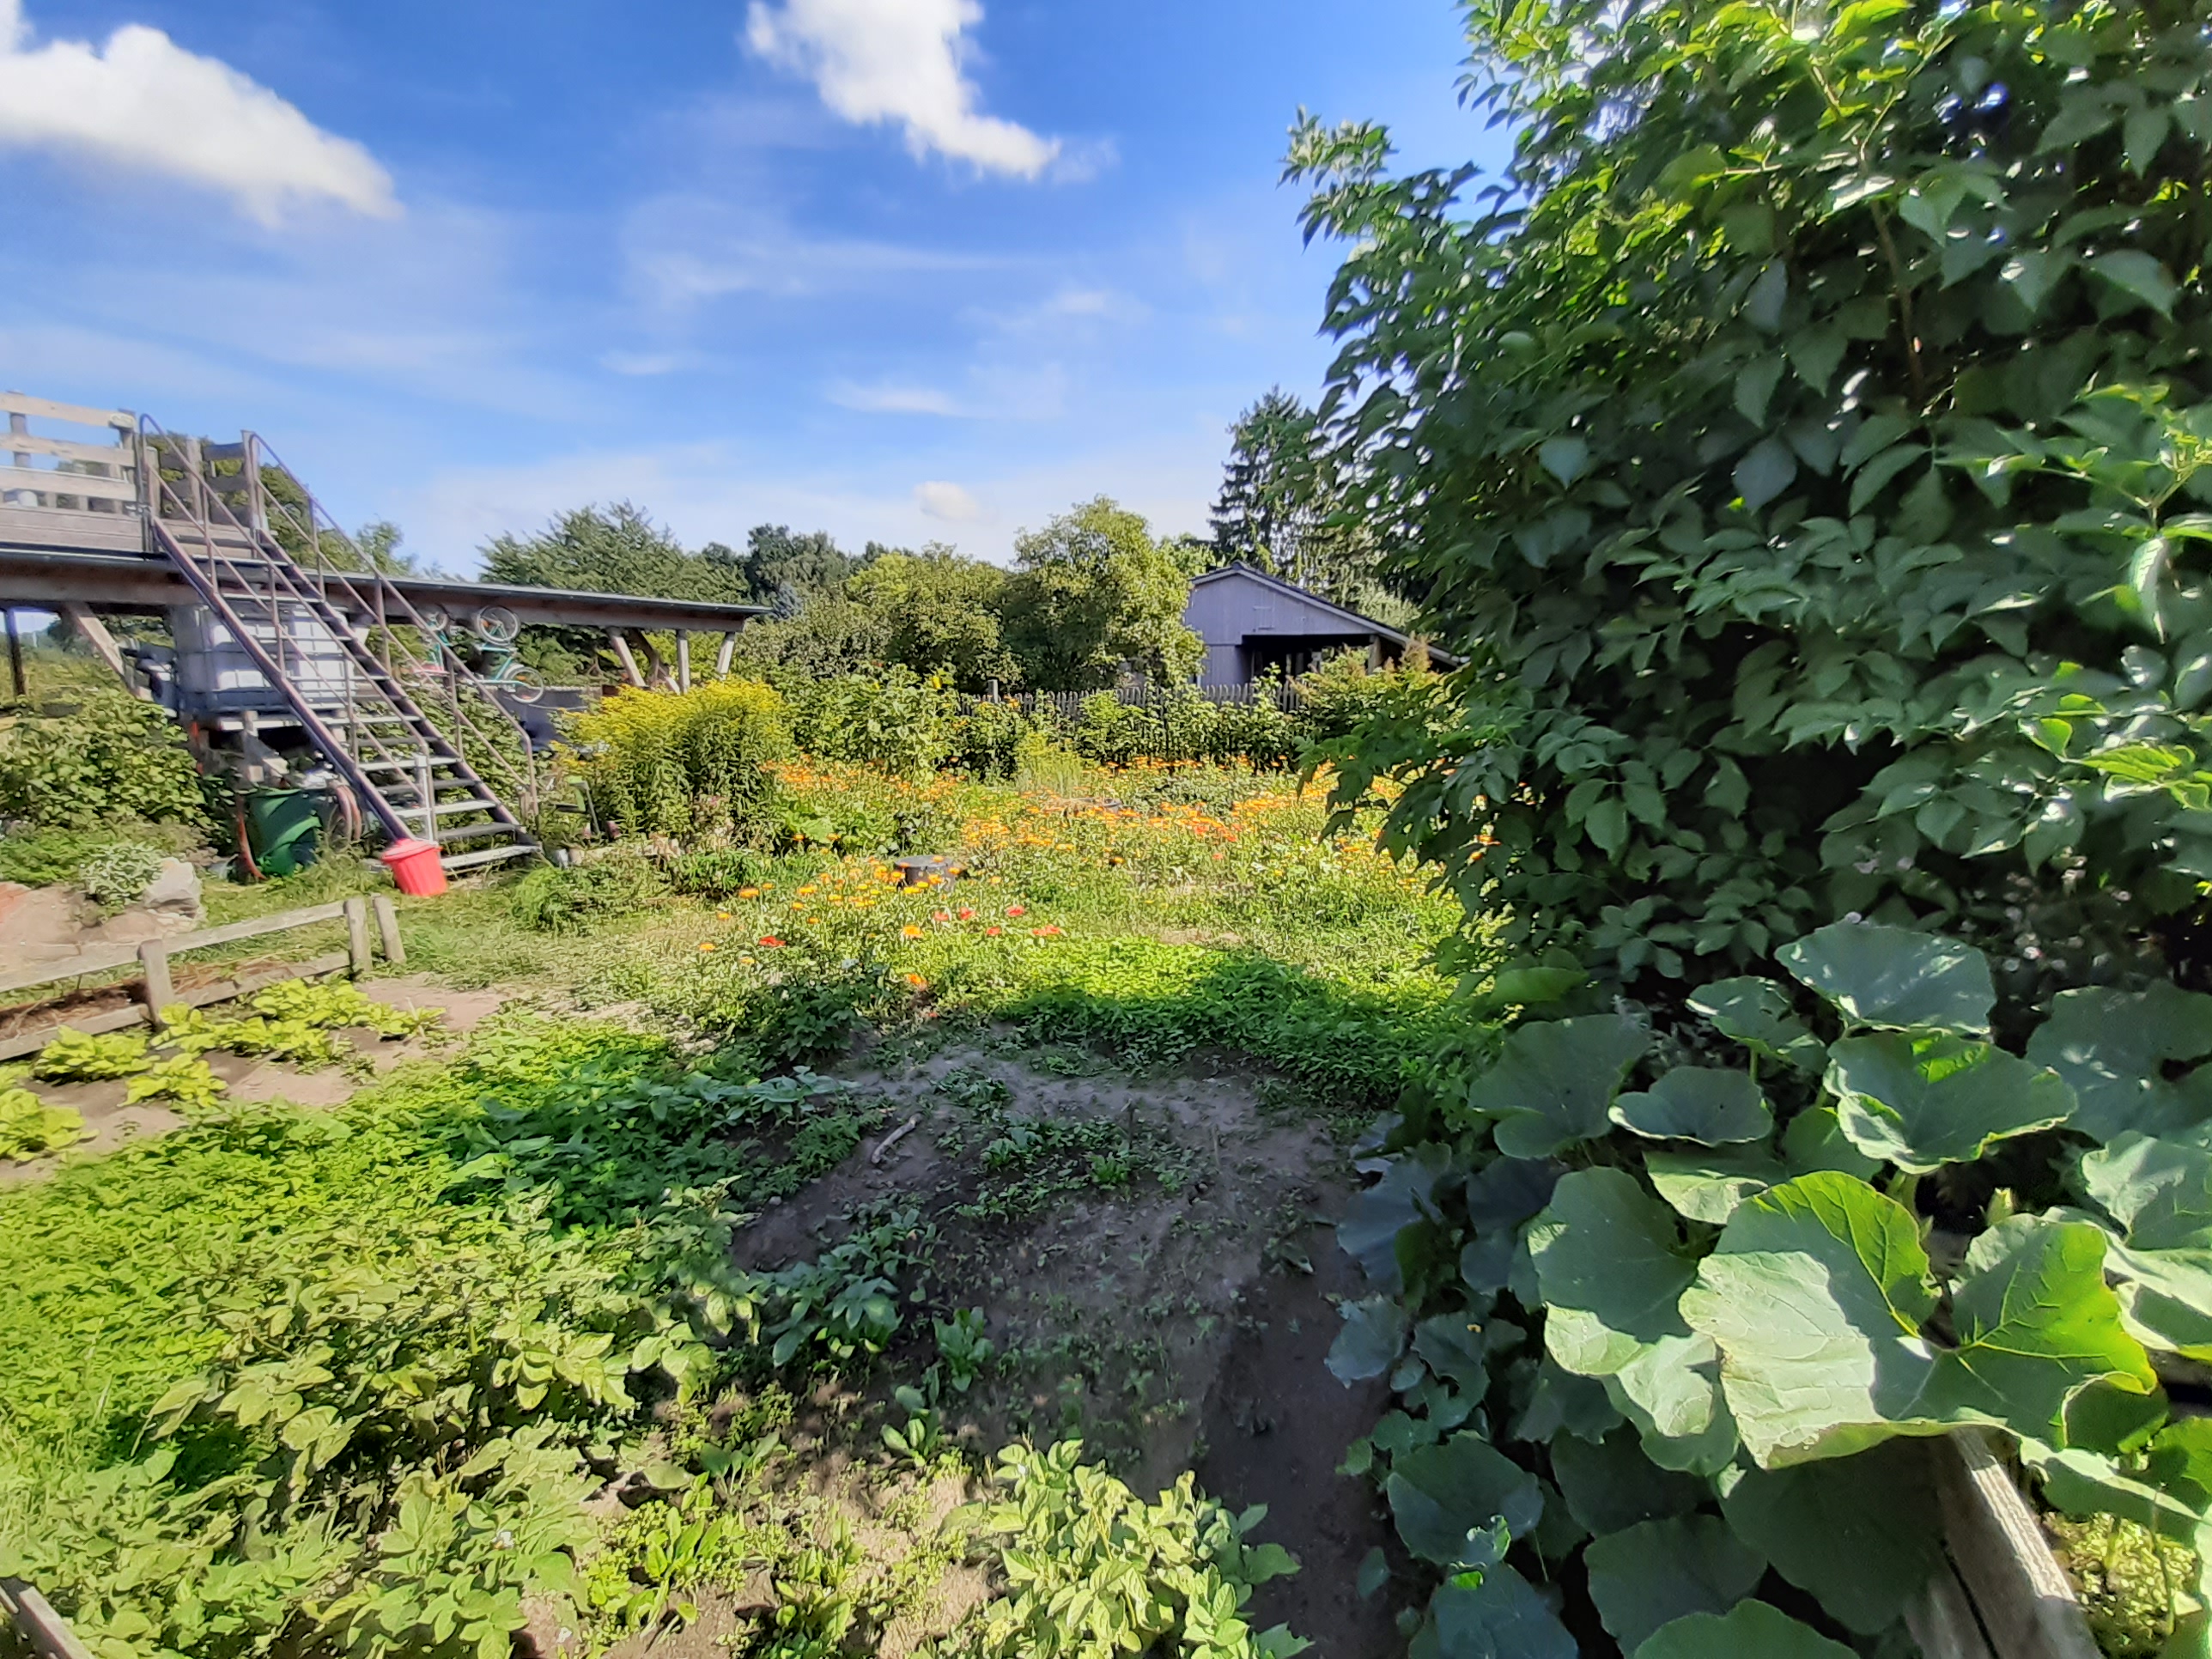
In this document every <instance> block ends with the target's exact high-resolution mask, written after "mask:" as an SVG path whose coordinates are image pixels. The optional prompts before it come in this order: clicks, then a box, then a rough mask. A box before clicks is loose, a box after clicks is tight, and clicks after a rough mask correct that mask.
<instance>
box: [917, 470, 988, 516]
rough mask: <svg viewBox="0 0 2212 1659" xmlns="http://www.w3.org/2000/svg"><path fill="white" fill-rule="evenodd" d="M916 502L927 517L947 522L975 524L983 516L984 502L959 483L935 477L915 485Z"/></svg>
mask: <svg viewBox="0 0 2212 1659" xmlns="http://www.w3.org/2000/svg"><path fill="white" fill-rule="evenodd" d="M914 504H915V506H916V507H920V508H921V510H922V513H923V514H924V515H925V516H926V517H928V518H932V519H942V520H945V523H947V524H973V523H974V522H975V520H978V519H980V518H981V517H982V516H983V503H982V502H981V501H977V500H976V499H975V497H974V496H973V495H969V493H968V492H967V491H966V490H964V489H962V488H961V487H960V486H959V485H958V484H957V483H942V482H940V481H938V480H934V479H933V480H932V481H931V482H930V483H920V484H916V485H915V487H914Z"/></svg>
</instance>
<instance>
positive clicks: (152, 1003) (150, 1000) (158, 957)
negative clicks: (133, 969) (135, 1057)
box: [138, 939, 177, 1031]
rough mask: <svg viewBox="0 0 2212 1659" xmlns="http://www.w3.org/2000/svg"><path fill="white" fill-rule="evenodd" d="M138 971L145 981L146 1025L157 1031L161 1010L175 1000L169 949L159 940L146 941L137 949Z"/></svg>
mask: <svg viewBox="0 0 2212 1659" xmlns="http://www.w3.org/2000/svg"><path fill="white" fill-rule="evenodd" d="M138 969H139V972H140V973H141V974H143V975H144V977H145V981H146V988H145V991H144V997H145V1002H146V1023H147V1024H149V1025H151V1026H152V1027H153V1028H154V1029H155V1030H157V1031H158V1030H161V1010H162V1009H164V1008H166V1007H167V1006H169V1005H170V1004H171V1003H173V1002H174V1001H175V1000H177V993H176V990H175V987H173V986H172V985H171V984H170V982H169V947H168V946H167V945H164V944H163V943H162V942H161V940H160V939H148V940H147V941H146V942H145V943H144V944H143V945H140V946H139V947H138Z"/></svg>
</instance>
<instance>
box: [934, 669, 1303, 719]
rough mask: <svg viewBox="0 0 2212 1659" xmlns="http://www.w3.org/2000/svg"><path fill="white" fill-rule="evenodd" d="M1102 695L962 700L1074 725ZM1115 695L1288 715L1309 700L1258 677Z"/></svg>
mask: <svg viewBox="0 0 2212 1659" xmlns="http://www.w3.org/2000/svg"><path fill="white" fill-rule="evenodd" d="M1098 695H1100V694H1099V693H1098V692H1096V691H1013V692H1008V693H1006V694H1005V695H1003V696H987V697H963V698H962V699H961V700H960V701H961V703H962V706H963V708H975V706H976V705H977V704H978V703H984V702H1002V703H1005V704H1006V705H1008V706H1009V707H1011V708H1018V709H1019V710H1021V712H1022V713H1023V714H1036V712H1037V711H1038V710H1039V709H1041V708H1043V709H1049V710H1051V711H1052V712H1053V713H1054V714H1057V715H1058V716H1059V717H1060V720H1062V721H1064V722H1066V724H1068V725H1071V726H1072V725H1073V724H1074V723H1075V722H1076V721H1077V720H1079V719H1081V718H1082V714H1083V705H1084V704H1085V702H1088V701H1089V700H1090V699H1091V698H1092V697H1095V696H1098ZM1111 695H1112V696H1115V698H1116V699H1118V700H1119V701H1120V702H1121V704H1122V705H1123V706H1124V707H1125V708H1143V709H1146V710H1151V709H1158V708H1168V707H1170V706H1171V705H1173V704H1175V703H1177V702H1182V700H1183V699H1184V698H1186V697H1189V696H1197V697H1198V698H1199V699H1200V701H1201V702H1213V703H1232V704H1235V705H1236V706H1237V707H1238V708H1250V707H1251V706H1252V705H1253V704H1254V703H1255V702H1272V703H1273V704H1274V705H1275V707H1276V708H1279V709H1281V710H1282V711H1283V712H1284V713H1285V714H1288V713H1290V712H1291V710H1292V709H1294V708H1298V707H1300V706H1301V705H1302V704H1303V703H1304V702H1305V695H1304V693H1303V692H1301V691H1300V690H1298V688H1297V686H1296V685H1294V684H1291V682H1290V681H1288V680H1257V681H1251V682H1248V683H1246V684H1242V685H1177V686H1158V685H1123V686H1116V687H1115V688H1114V690H1113V692H1112V694H1111Z"/></svg>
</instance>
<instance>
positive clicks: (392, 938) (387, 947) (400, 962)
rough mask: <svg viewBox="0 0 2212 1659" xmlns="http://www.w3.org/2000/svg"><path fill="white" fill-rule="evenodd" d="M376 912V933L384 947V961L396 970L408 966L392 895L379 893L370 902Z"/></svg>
mask: <svg viewBox="0 0 2212 1659" xmlns="http://www.w3.org/2000/svg"><path fill="white" fill-rule="evenodd" d="M369 904H370V906H371V908H374V910H375V912H376V932H377V936H378V938H379V939H380V940H382V942H383V945H384V959H385V961H386V962H388V963H391V964H392V966H393V967H394V968H404V967H405V966H406V965H407V952H406V951H404V950H403V949H402V948H401V946H400V944H399V911H398V908H397V907H396V906H395V905H393V903H392V895H391V894H389V893H379V894H378V895H377V896H375V897H374V898H373V899H371V900H370V901H369Z"/></svg>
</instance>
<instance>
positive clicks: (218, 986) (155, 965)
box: [0, 893, 407, 1060]
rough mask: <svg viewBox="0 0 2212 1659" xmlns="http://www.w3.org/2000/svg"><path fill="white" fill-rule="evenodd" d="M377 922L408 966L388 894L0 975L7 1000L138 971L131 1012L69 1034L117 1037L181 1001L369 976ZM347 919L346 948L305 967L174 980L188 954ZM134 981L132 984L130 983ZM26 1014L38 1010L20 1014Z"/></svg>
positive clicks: (77, 1026) (112, 1013) (45, 1031)
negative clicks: (200, 981) (344, 975)
mask: <svg viewBox="0 0 2212 1659" xmlns="http://www.w3.org/2000/svg"><path fill="white" fill-rule="evenodd" d="M372 917H373V918H374V921H375V924H376V933H377V938H378V941H379V942H380V944H381V945H383V947H384V957H385V960H386V962H388V963H391V964H392V966H393V967H395V968H398V967H403V966H404V965H405V963H406V961H407V954H406V951H404V949H403V948H402V947H401V945H400V943H399V915H398V911H396V910H395V909H394V908H392V900H391V897H390V896H388V895H386V894H383V893H379V894H377V895H376V896H375V898H374V901H371V900H369V899H362V898H349V899H344V900H342V901H340V902H337V903H335V904H316V905H310V906H309V907H307V908H306V909H303V910H285V911H282V912H280V913H278V914H277V915H273V916H256V917H255V918H253V920H252V921H234V922H231V923H228V925H226V926H224V927H206V928H203V929H201V930H200V931H199V932H197V933H185V934H181V935H179V936H178V937H175V938H173V939H148V940H146V941H145V942H144V943H143V944H140V945H108V946H106V947H105V948H103V949H100V950H94V951H78V952H77V953H76V955H75V956H73V957H65V958H63V959H60V960H58V961H54V962H46V963H40V964H39V965H38V966H36V967H34V968H27V969H23V970H22V971H21V972H19V973H13V974H6V975H0V996H4V995H6V994H9V993H10V992H13V991H25V990H29V989H31V988H32V987H35V986H40V985H52V984H55V983H58V981H62V980H68V979H79V978H82V977H83V976H84V975H88V974H104V973H108V972H111V971H112V970H113V969H118V968H128V967H130V966H131V964H132V963H137V966H138V970H139V971H138V979H137V989H138V994H137V1000H134V1001H133V1002H132V1003H131V1006H129V1007H127V1008H115V1009H111V1010H109V1011H108V1012H106V1013H99V1014H90V1015H88V1016H86V1017H85V1018H82V1019H74V1020H71V1021H70V1022H69V1025H70V1030H77V1031H82V1032H85V1033H87V1034H88V1035H92V1034H96V1033H98V1032H101V1031H118V1030H122V1029H123V1028H124V1027H125V1026H129V1025H141V1024H143V1025H154V1026H159V1025H160V1024H161V1010H162V1009H164V1008H167V1007H169V1006H173V1005H174V1004H177V1003H182V1004H183V1005H184V1006H186V1007H188V1008H198V1007H202V1006H205V1005H206V1004H208V1003H210V1002H228V1001H229V1000H231V999H232V998H234V997H242V996H249V995H251V994H252V993H254V992H256V991H258V990H260V989H262V988H263V987H266V986H270V985H274V984H276V982H277V981H280V980H287V979H305V978H307V977H309V976H310V975H317V974H329V973H335V972H337V970H338V969H346V970H347V971H348V972H349V973H351V974H353V975H355V976H356V977H358V976H359V975H362V974H365V973H367V972H368V969H369V964H370V963H371V962H372V961H373V960H374V958H373V957H372V956H371V954H370V951H369V922H370V921H371V919H372ZM340 920H343V921H344V922H345V925H346V948H345V949H344V950H343V951H330V952H328V953H326V954H325V955H322V956H319V957H309V958H307V961H305V962H294V963H285V964H284V965H283V967H281V968H277V969H270V970H269V971H267V972H264V973H261V974H258V975H248V976H246V977H244V978H235V979H225V980H221V981H216V983H215V984H212V985H198V986H194V987H192V988H191V989H190V990H187V991H182V992H179V991H178V990H177V989H176V988H175V987H174V984H173V975H172V974H171V971H170V969H171V958H172V957H176V956H179V955H181V954H182V953H184V952H185V951H204V950H207V949H208V948H210V946H213V945H234V944H236V943H237V942H238V941H239V940H240V939H261V938H264V937H265V936H267V935H269V934H271V933H290V932H291V931H292V930H293V929H295V928H298V927H313V925H314V924H316V923H317V922H323V921H340ZM126 982H127V981H126ZM18 1012H23V1013H27V1012H32V1011H31V1010H27V1009H26V1010H19V1011H18ZM58 1029H59V1028H58V1027H57V1026H40V1027H39V1028H38V1029H37V1030H25V1031H17V1032H15V1033H13V1034H10V1035H4V1036H0V1060H13V1059H15V1057H16V1056H17V1055H19V1054H32V1053H34V1052H35V1051H37V1050H38V1049H40V1048H44V1047H46V1043H47V1042H49V1041H50V1040H52V1036H53V1035H54V1032H55V1031H56V1030H58Z"/></svg>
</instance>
